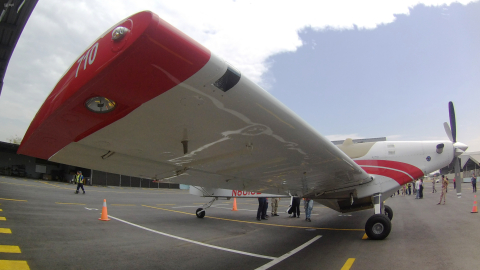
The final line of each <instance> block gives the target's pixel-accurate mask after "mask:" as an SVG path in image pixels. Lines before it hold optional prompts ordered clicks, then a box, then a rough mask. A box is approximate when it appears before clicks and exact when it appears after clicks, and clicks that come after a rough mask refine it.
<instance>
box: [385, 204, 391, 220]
mask: <svg viewBox="0 0 480 270" xmlns="http://www.w3.org/2000/svg"><path fill="white" fill-rule="evenodd" d="M384 207H385V216H387V217H388V219H390V220H392V219H393V210H392V208H390V206H388V205H385V206H384Z"/></svg>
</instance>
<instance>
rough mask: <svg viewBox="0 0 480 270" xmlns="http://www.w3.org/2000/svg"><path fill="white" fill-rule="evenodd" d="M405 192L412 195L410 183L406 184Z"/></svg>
mask: <svg viewBox="0 0 480 270" xmlns="http://www.w3.org/2000/svg"><path fill="white" fill-rule="evenodd" d="M407 194H408V196H410V195H412V183H408V184H407Z"/></svg>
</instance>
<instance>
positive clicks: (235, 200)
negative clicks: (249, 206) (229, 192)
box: [232, 198, 238, 211]
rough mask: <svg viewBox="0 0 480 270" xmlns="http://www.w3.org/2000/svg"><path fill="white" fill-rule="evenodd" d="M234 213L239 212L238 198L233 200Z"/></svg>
mask: <svg viewBox="0 0 480 270" xmlns="http://www.w3.org/2000/svg"><path fill="white" fill-rule="evenodd" d="M232 211H238V210H237V198H233V208H232Z"/></svg>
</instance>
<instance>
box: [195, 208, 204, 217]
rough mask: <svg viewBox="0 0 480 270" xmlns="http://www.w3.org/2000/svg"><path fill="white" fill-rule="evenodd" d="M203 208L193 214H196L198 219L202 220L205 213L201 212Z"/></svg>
mask: <svg viewBox="0 0 480 270" xmlns="http://www.w3.org/2000/svg"><path fill="white" fill-rule="evenodd" d="M202 210H203V208H198V209H197V211H196V212H195V214H197V217H198V218H203V217H204V216H205V211H202Z"/></svg>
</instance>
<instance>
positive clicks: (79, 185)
mask: <svg viewBox="0 0 480 270" xmlns="http://www.w3.org/2000/svg"><path fill="white" fill-rule="evenodd" d="M84 182H85V179H84V178H83V175H82V172H81V171H78V172H77V175H76V176H75V183H77V191H75V194H78V190H79V189H80V188H82V190H83V194H85V189H84V188H83V183H84Z"/></svg>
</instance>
